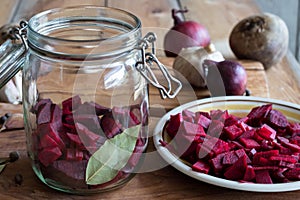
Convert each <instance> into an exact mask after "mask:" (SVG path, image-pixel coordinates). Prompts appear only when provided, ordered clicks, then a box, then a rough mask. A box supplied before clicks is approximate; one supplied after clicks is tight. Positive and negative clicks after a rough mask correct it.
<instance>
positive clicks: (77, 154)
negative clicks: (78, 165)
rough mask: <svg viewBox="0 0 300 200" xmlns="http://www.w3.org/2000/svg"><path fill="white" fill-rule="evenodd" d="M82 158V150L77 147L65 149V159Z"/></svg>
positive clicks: (78, 159) (76, 159) (77, 159)
mask: <svg viewBox="0 0 300 200" xmlns="http://www.w3.org/2000/svg"><path fill="white" fill-rule="evenodd" d="M82 159H83V152H82V151H79V150H78V149H73V148H68V149H67V150H66V160H74V161H80V160H82Z"/></svg>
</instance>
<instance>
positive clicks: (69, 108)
mask: <svg viewBox="0 0 300 200" xmlns="http://www.w3.org/2000/svg"><path fill="white" fill-rule="evenodd" d="M81 104H82V103H81V98H80V97H79V95H75V96H73V97H70V98H68V99H66V100H64V101H63V102H62V108H63V114H64V115H66V114H67V115H68V114H71V113H72V112H73V111H74V110H76V109H77V108H78V107H79V106H80V105H81Z"/></svg>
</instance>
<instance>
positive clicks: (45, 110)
mask: <svg viewBox="0 0 300 200" xmlns="http://www.w3.org/2000/svg"><path fill="white" fill-rule="evenodd" d="M36 120H37V124H45V123H49V122H50V121H51V102H49V101H47V102H46V103H44V104H42V105H40V106H39V108H38V111H37V116H36Z"/></svg>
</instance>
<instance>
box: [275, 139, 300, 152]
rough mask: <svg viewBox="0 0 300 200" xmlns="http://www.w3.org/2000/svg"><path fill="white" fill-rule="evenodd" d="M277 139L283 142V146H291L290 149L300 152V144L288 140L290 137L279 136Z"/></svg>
mask: <svg viewBox="0 0 300 200" xmlns="http://www.w3.org/2000/svg"><path fill="white" fill-rule="evenodd" d="M277 139H278V140H279V141H280V142H281V144H282V146H284V147H286V148H289V149H290V150H292V151H293V152H300V146H298V145H297V144H292V143H290V142H287V141H288V139H286V138H285V139H286V140H285V139H283V138H282V137H277Z"/></svg>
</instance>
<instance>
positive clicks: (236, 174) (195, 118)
mask: <svg viewBox="0 0 300 200" xmlns="http://www.w3.org/2000/svg"><path fill="white" fill-rule="evenodd" d="M199 127H201V128H199ZM164 129H165V132H166V133H167V134H168V135H169V136H170V137H171V139H169V138H167V140H165V141H163V140H162V141H160V142H161V144H162V145H163V146H164V147H166V148H168V150H169V151H171V152H173V153H175V154H177V156H179V157H180V158H181V159H183V160H185V161H186V162H188V163H190V166H191V168H192V169H193V170H194V171H197V172H201V173H208V174H210V175H214V176H217V177H221V178H224V177H225V178H226V179H229V180H236V181H239V182H246V183H248V182H253V183H262V184H271V183H284V182H290V181H300V161H299V159H300V124H299V122H288V121H287V118H286V117H285V116H284V115H283V114H282V113H281V112H279V111H277V110H275V109H273V108H272V104H267V105H262V106H257V107H254V108H253V109H252V110H251V111H250V112H249V114H248V115H247V116H245V117H242V118H240V117H236V116H234V115H232V114H229V112H228V111H221V110H211V111H210V112H209V113H208V112H202V111H198V112H196V113H195V114H193V113H191V111H189V110H187V111H183V112H182V113H177V114H175V115H171V116H170V119H169V121H167V122H166V126H165V127H164ZM173 140H175V141H176V142H173ZM183 147H185V148H184V149H185V150H186V151H185V153H184V154H182V149H183ZM186 147H188V149H186ZM180 149H181V151H178V150H180ZM179 152H180V153H179Z"/></svg>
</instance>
